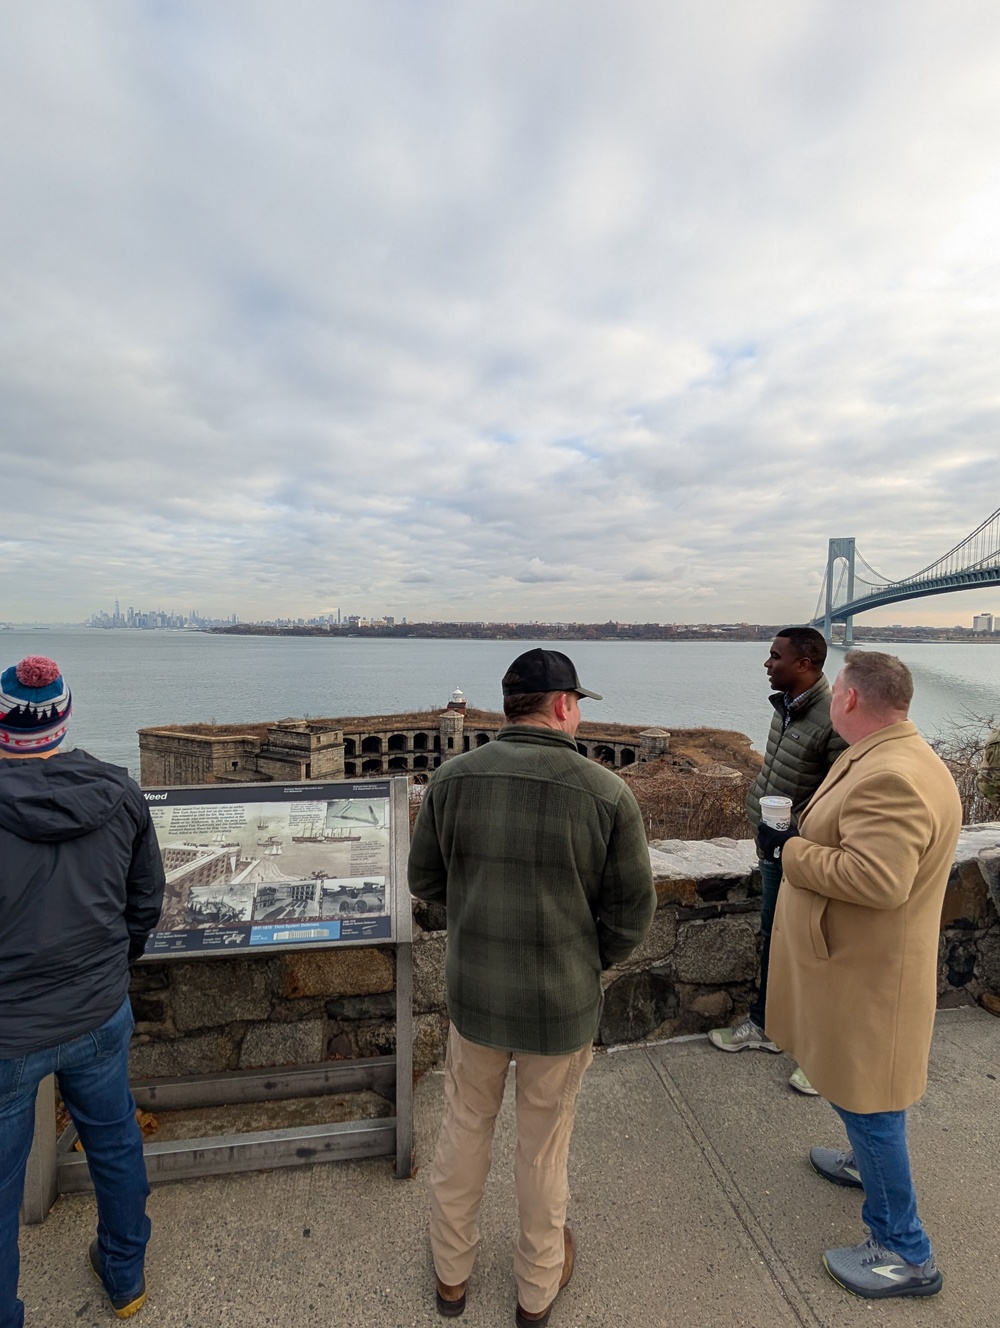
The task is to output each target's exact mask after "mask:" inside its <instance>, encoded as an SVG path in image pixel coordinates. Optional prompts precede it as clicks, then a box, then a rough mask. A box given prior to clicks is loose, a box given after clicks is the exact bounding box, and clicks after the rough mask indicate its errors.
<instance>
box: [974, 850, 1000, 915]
mask: <svg viewBox="0 0 1000 1328" xmlns="http://www.w3.org/2000/svg"><path fill="white" fill-rule="evenodd" d="M976 863H977V865H978V867H979V874H980V876H982V878H983V880H984V881H985V882H986V886H987V891H988V894H989V897H990V902H991V904H992V905H993V914H994V916H1000V846H998V847H996V848H981V849H980V850H979V852H978V854H977V855H976ZM988 920H989V921H990V922H992V921H993V917H990V918H989V919H988Z"/></svg>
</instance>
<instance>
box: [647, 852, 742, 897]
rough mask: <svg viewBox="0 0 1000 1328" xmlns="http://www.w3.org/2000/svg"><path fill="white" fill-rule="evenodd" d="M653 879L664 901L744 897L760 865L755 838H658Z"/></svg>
mask: <svg viewBox="0 0 1000 1328" xmlns="http://www.w3.org/2000/svg"><path fill="white" fill-rule="evenodd" d="M649 861H650V866H651V867H652V869H653V882H654V884H655V885H656V893H657V896H658V898H659V900H660V902H661V904H662V903H672V904H686V905H688V906H689V907H690V906H693V905H695V904H697V903H699V902H709V903H711V902H718V901H720V900H724V899H730V898H737V897H739V898H745V897H746V895H747V892H748V890H749V889H750V888H751V878H752V875H753V872H754V869H755V867H756V865H757V850H756V848H755V847H754V842H753V840H752V839H725V838H720V839H708V840H687V839H657V840H653V841H652V843H651V844H650V847H649Z"/></svg>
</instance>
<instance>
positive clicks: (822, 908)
mask: <svg viewBox="0 0 1000 1328" xmlns="http://www.w3.org/2000/svg"><path fill="white" fill-rule="evenodd" d="M829 902H830V901H829V899H824V898H823V896H822V895H816V896H815V897H814V898H813V901H812V903H811V904H810V906H809V936H810V938H811V940H812V948H813V954H814V955H815V956H816V958H817V959H829V958H830V947H829V946H828V945H827V941H826V927H825V925H824V924H825V922H826V908H827V905H828V904H829Z"/></svg>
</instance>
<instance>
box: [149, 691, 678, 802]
mask: <svg viewBox="0 0 1000 1328" xmlns="http://www.w3.org/2000/svg"><path fill="white" fill-rule="evenodd" d="M504 723H505V721H504V718H503V716H502V715H500V714H497V713H496V712H495V711H490V710H474V709H470V708H469V707H468V706H467V704H466V701H465V697H464V696H463V695H462V693H461V692H460V691H459V690H458V689H457V688H456V690H455V691H454V692H453V693H452V695H451V699H450V700H449V702H448V704H447V706H445V708H444V709H443V710H429V711H418V712H414V713H412V714H404V715H371V716H368V717H366V718H339V719H282V720H279V721H277V722H274V723H256V724H169V725H163V726H160V727H158V728H147V729H140V730H139V757H140V782H141V783H142V785H143V787H144V788H157V787H162V786H164V785H185V784H246V783H266V782H268V781H270V780H275V781H278V782H281V783H302V782H303V781H304V780H337V779H345V778H346V779H352V778H358V777H359V776H360V777H366V776H367V777H370V778H377V777H379V776H385V775H392V774H409V775H412V776H413V777H414V779H415V780H417V781H423V780H425V779H426V778H427V777H428V775H429V774H430V773H431V772H432V771H434V770H436V769H437V768H438V766H440V765H441V764H442V762H444V761H447V760H449V758H451V757H452V756H458V755H459V753H461V752H467V751H470V750H471V749H472V748H474V747H482V746H483V745H484V744H485V743H487V742H492V741H493V740H494V739H495V738H496V736H497V733H498V732H499V731H500V729H501V728H502V727H503V725H504ZM669 745H670V734H669V733H667V732H665V730H663V729H657V728H653V729H643V730H640V729H638V728H635V727H632V726H629V725H626V724H602V723H600V722H596V721H593V722H591V721H584V722H583V723H582V724H581V725H580V729H579V732H578V733H577V747H578V748H579V750H580V752H582V754H583V755H584V756H588V757H593V758H594V759H596V760H599V761H603V762H605V764H607V765H609V766H612V767H613V768H614V769H616V770H620V769H622V768H623V767H625V766H628V765H632V764H634V763H635V762H636V761H640V762H644V761H650V760H656V759H658V758H659V757H661V756H664V755H666V753H667V750H668V748H669Z"/></svg>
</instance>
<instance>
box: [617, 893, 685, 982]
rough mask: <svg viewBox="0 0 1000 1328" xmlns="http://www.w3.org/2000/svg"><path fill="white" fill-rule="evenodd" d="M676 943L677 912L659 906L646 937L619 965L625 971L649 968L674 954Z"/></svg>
mask: <svg viewBox="0 0 1000 1328" xmlns="http://www.w3.org/2000/svg"><path fill="white" fill-rule="evenodd" d="M676 944H677V913H676V912H675V910H674V909H672V908H670V907H667V908H658V909H657V910H656V912H655V913H654V915H653V925H652V926H651V927H650V929H649V933H648V935H647V936H646V939H645V940H644V941H643V942H642V944H641V945H640V946H638V947H637V949H635V950H633V951H632V953H631V954H630V955H629V957H628V959H626V960H625V962H624V963H623V964H619V965H618V967H619V968H620V970H621V971H622V972H623V973H631V972H634V971H635V969H637V968H648V967H649V966H650V965H652V964H657V963H659V962H660V961H661V960H662V959H666V958H667V956H668V955H670V954H672V953H673V950H674V946H675V945H676Z"/></svg>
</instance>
